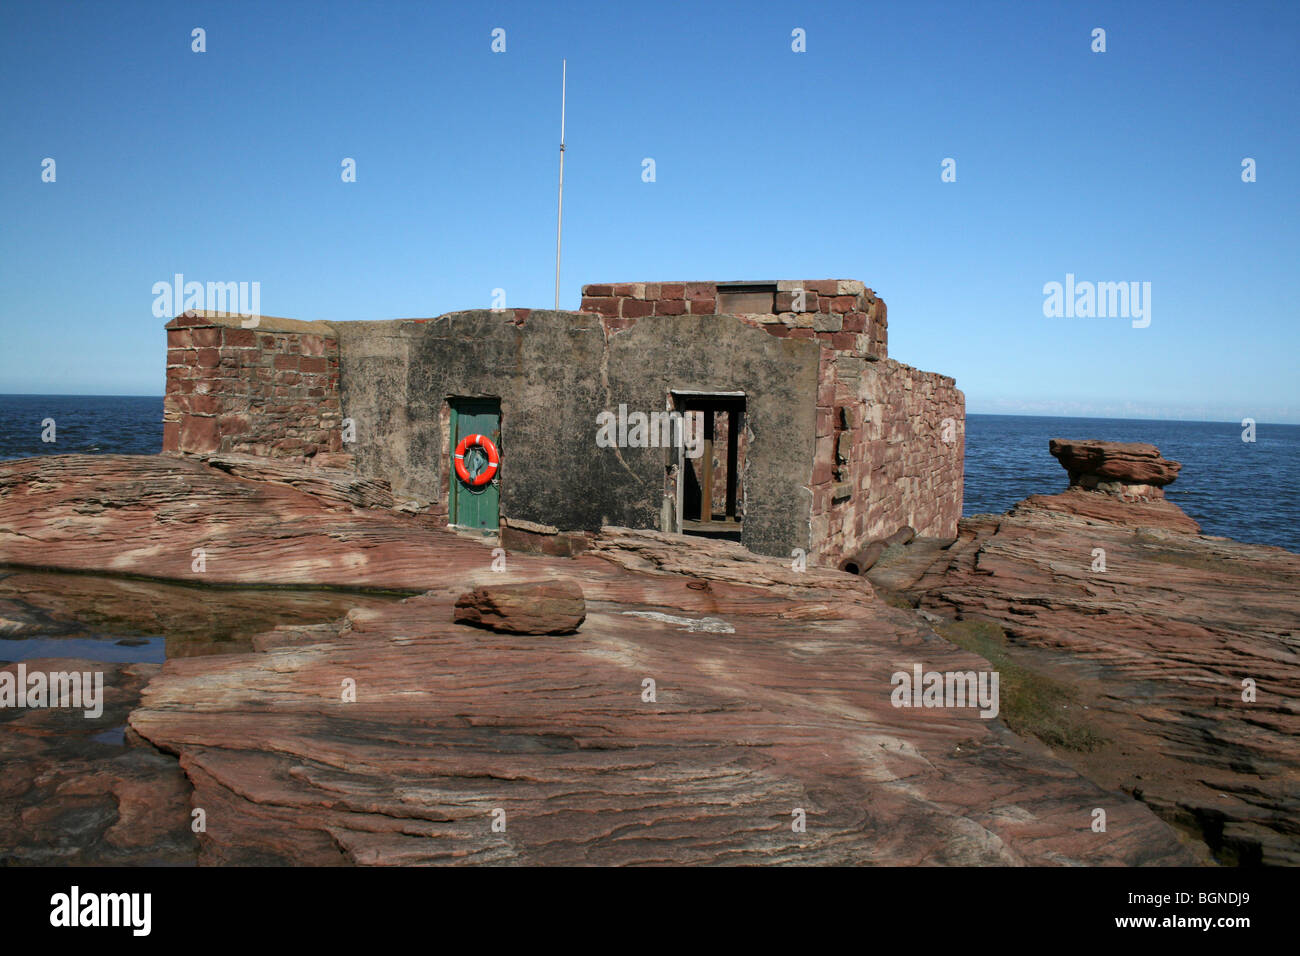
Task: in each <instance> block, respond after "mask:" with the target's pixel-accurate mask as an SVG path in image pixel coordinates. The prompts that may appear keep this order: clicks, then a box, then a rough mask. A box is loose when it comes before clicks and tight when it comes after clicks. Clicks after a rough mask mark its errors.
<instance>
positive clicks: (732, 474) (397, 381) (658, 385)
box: [163, 279, 965, 565]
mask: <svg viewBox="0 0 1300 956" xmlns="http://www.w3.org/2000/svg"><path fill="white" fill-rule="evenodd" d="M886 332H887V322H886V310H885V303H884V302H883V301H882V300H881V299H880V298H879V297H877V296H876V295H875V294H874V293H873V292H872V291H871V290H870V289H868V288H866V287H864V286H863V284H862V283H861V282H856V281H852V280H843V279H826V280H804V281H783V282H729V283H728V282H677V283H673V282H665V283H640V282H636V283H616V284H604V285H599V284H598V285H588V286H585V287H584V288H583V295H582V305H581V309H580V311H577V312H564V311H544V310H528V309H509V310H473V311H466V312H452V313H448V314H446V315H442V316H439V317H437V318H434V319H398V320H391V321H374V322H369V321H367V322H329V323H327V322H301V321H297V320H293V319H280V318H273V317H269V316H263V317H258V318H257V319H244V318H241V317H239V316H235V315H225V314H219V313H205V312H194V313H187V314H184V315H181V316H179V317H177V318H176V319H173V320H172V321H171V322H169V323H168V324H167V345H168V352H167V356H168V358H167V390H166V400H165V412H164V426H163V429H164V432H163V434H164V451H167V452H176V453H188V454H209V453H214V452H223V453H247V454H254V455H264V456H271V457H291V458H306V459H313V460H314V461H315V462H316V463H317V464H321V463H328V464H336V465H337V464H346V465H347V466H349V467H352V468H355V469H356V470H357V471H358V472H359V473H360V474H363V475H367V476H371V477H375V478H381V479H384V480H387V481H388V482H390V483H391V485H392V487H393V490H394V492H395V493H396V494H397V495H398V496H400V497H402V498H403V499H405V500H407V501H409V502H411V506H412V507H417V508H420V509H422V510H426V511H429V512H432V513H434V514H436V515H439V516H441V517H442V518H445V520H447V521H448V523H450V524H453V525H458V526H463V527H473V528H481V529H484V530H486V531H492V532H499V533H500V535H501V539H502V542H503V543H504V544H505V545H506V546H507V547H525V546H527V547H535V548H540V549H541V550H545V551H547V552H550V553H571V552H573V551H574V550H578V549H581V547H583V545H584V542H585V540H586V539H587V536H588V535H590V534H591V533H593V532H596V531H598V530H599V529H600V528H601V527H602V526H604V525H617V526H623V527H629V528H641V529H646V528H649V529H658V530H661V531H667V532H673V533H683V534H702V535H710V536H720V537H731V538H735V539H737V540H739V541H741V542H742V543H743V544H744V545H745V546H746V547H747V548H749V549H750V550H752V551H754V552H756V553H760V554H768V555H779V556H789V555H790V554H791V553H792V552H793V551H795V549H802V550H803V551H804V552H806V554H807V556H808V560H809V561H810V562H812V563H815V564H823V565H830V564H835V563H837V562H838V561H839V560H841V559H842V558H844V557H846V556H848V555H852V554H854V553H855V552H856V551H858V550H859V549H861V548H862V547H863V546H864V545H865V544H866V543H868V542H869V541H871V540H874V539H876V538H880V537H884V536H887V535H889V534H892V533H893V532H895V531H897V530H898V529H899V528H901V527H904V526H911V527H912V528H914V529H915V531H916V533H917V534H918V535H929V536H937V537H953V536H955V534H956V528H957V520H958V518H959V517H960V516H961V502H962V457H963V441H964V432H965V400H964V398H963V396H962V393H961V392H960V391H958V390H957V388H956V385H955V382H954V381H953V379H951V378H949V377H947V376H944V375H938V374H935V373H933V372H922V371H919V370H917V369H914V368H912V367H910V366H907V365H904V364H902V363H900V362H897V361H894V360H893V359H891V358H889V356H888V345H887V334H886ZM472 433H478V434H481V435H485V436H487V437H488V438H489V439H491V441H492V442H493V443H494V445H495V446H496V447H497V448H498V449H499V454H500V470H499V471H498V472H497V473H496V475H495V477H494V478H493V479H492V480H491V481H490V482H487V483H486V484H484V485H481V486H479V487H474V486H472V485H470V484H467V483H466V482H465V481H463V480H462V479H461V478H459V477H458V476H457V473H456V471H455V468H454V465H455V460H454V458H453V454H454V450H455V448H456V446H457V445H458V444H459V443H460V440H461V439H462V438H464V437H466V436H467V435H470V434H472ZM476 454H477V453H475V452H473V451H467V452H466V453H465V455H466V457H465V459H464V460H465V461H466V462H469V461H470V459H473V458H475V457H476ZM478 470H480V469H479V468H477V467H476V468H475V469H473V470H472V471H471V474H470V478H471V481H473V480H476V476H477V473H478Z"/></svg>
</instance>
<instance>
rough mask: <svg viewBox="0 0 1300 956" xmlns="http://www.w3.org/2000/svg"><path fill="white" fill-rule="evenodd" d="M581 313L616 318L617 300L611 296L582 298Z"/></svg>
mask: <svg viewBox="0 0 1300 956" xmlns="http://www.w3.org/2000/svg"><path fill="white" fill-rule="evenodd" d="M580 311H582V312H595V313H596V314H597V315H606V316H609V317H610V318H617V317H618V299H615V298H614V297H613V296H603V297H599V298H598V297H595V296H584V297H583V300H582V306H581V309H580Z"/></svg>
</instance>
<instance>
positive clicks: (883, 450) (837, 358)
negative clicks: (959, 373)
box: [810, 350, 966, 565]
mask: <svg viewBox="0 0 1300 956" xmlns="http://www.w3.org/2000/svg"><path fill="white" fill-rule="evenodd" d="M945 420H947V423H948V426H949V427H947V428H945ZM965 424H966V399H965V396H963V395H962V393H961V392H960V391H959V390H958V389H957V386H956V382H955V381H954V380H953V379H952V378H949V377H948V376H946V375H938V374H936V373H934V372H922V371H921V370H919V369H915V368H912V367H911V366H909V365H904V364H902V363H901V362H895V361H893V360H892V359H891V360H886V361H883V362H872V361H864V360H863V359H862V358H860V357H858V356H855V355H851V354H849V353H847V352H836V351H833V350H827V351H825V352H823V353H822V361H821V368H820V384H819V387H818V390H817V449H816V455H815V459H814V462H813V471H812V482H811V486H810V487H811V488H812V492H813V502H812V518H811V523H812V536H811V537H812V550H811V552H810V557H812V558H814V559H816V562H817V563H818V564H824V565H833V564H837V563H838V562H839V561H840V559H842V558H845V557H848V556H850V555H852V554H855V553H856V552H857V551H859V550H861V549H862V548H863V547H865V546H866V545H867V544H869V543H870V542H871V541H873V540H875V539H877V538H883V537H887V536H888V535H891V534H893V533H894V532H895V531H897V530H898V529H899V528H901V527H904V526H911V527H912V528H914V529H915V530H916V533H917V535H919V536H929V537H940V538H952V537H956V534H957V521H958V519H959V518H960V517H961V508H962V482H963V468H964V451H965V433H966V428H965ZM945 438H948V439H950V440H947V441H946V440H945Z"/></svg>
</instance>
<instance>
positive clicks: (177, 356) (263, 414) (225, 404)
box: [163, 312, 343, 458]
mask: <svg viewBox="0 0 1300 956" xmlns="http://www.w3.org/2000/svg"><path fill="white" fill-rule="evenodd" d="M244 321H245V320H244V319H243V318H242V317H240V316H236V315H227V314H225V313H208V312H193V313H189V314H185V315H180V316H177V317H176V318H175V319H173V320H172V321H170V322H168V323H167V392H166V397H165V398H164V400H163V451H165V452H168V451H169V452H176V451H180V452H188V453H192V454H206V453H210V452H240V453H245V454H251V455H262V456H265V457H270V458H310V457H313V456H315V455H317V454H319V453H330V452H339V451H341V450H342V448H343V445H342V435H341V430H340V426H341V413H340V410H339V354H338V339H337V337H336V336H335V334H334V331H333V330H332V329H331V328H330V327H329V326H328V325H326V324H325V323H323V322H299V321H297V320H295V319H279V318H274V317H272V316H261V317H259V319H258V325H257V326H256V327H255V328H244V327H243V322H244Z"/></svg>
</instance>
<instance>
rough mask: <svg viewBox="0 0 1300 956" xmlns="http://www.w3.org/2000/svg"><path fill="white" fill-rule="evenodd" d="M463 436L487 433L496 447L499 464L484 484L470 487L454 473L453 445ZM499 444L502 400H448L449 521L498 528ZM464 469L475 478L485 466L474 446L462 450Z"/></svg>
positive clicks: (484, 459) (474, 526) (486, 528)
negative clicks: (449, 405) (449, 410)
mask: <svg viewBox="0 0 1300 956" xmlns="http://www.w3.org/2000/svg"><path fill="white" fill-rule="evenodd" d="M466 435H486V436H487V437H488V438H490V439H492V444H494V445H496V446H497V452H498V454H499V456H500V458H501V466H500V468H498V469H497V473H496V477H494V478H493V479H492V480H491V481H490V482H488V483H487V484H486V485H479V486H478V487H476V488H474V487H470V486H469V485H467V484H465V482H463V481H461V480H460V478H459V476H458V475H457V474H456V446H457V445H459V444H460V440H461V439H462V438H464V437H465V436H466ZM505 454H506V452H505V449H504V448H502V447H501V402H500V401H499V400H498V399H495V398H457V399H452V402H451V447H450V448H449V449H448V450H447V458H448V463H447V467H448V468H449V469H451V504H450V507H449V509H448V511H449V513H450V517H451V523H452V524H455V525H460V526H461V527H463V528H481V529H483V530H484V531H493V532H495V531H497V530H498V528H499V525H500V503H501V495H500V493H499V484H498V483H499V482H500V480H501V469H503V468H505V467H506V463H505ZM464 460H465V470H466V471H468V472H469V474H470V477H471V478H473V477H477V476H478V475H479V474H481V473H482V472H483V470H484V469H485V468H486V467H487V455H486V454H484V452H483V449H482V448H479V447H477V446H475V447H473V448H471V449H469V450H468V451H466V452H465V459H464Z"/></svg>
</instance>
